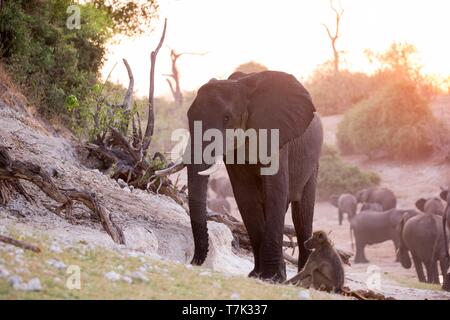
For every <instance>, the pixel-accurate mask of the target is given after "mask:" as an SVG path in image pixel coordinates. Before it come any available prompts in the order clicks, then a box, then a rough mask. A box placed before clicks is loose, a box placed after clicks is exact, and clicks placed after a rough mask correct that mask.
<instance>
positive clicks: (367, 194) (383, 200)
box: [356, 187, 397, 211]
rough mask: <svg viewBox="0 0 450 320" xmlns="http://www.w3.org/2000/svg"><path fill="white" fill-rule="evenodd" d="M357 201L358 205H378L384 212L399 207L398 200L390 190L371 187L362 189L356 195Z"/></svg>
mask: <svg viewBox="0 0 450 320" xmlns="http://www.w3.org/2000/svg"><path fill="white" fill-rule="evenodd" d="M356 199H357V200H358V203H366V202H367V203H378V204H380V205H381V206H382V207H383V211H387V210H390V209H394V208H395V207H396V206H397V199H396V198H395V195H394V193H393V192H392V191H391V190H389V189H388V188H379V187H370V188H366V189H362V190H360V191H358V193H357V194H356Z"/></svg>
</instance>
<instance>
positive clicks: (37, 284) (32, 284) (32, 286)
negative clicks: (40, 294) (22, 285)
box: [26, 278, 42, 291]
mask: <svg viewBox="0 0 450 320" xmlns="http://www.w3.org/2000/svg"><path fill="white" fill-rule="evenodd" d="M41 290H42V285H41V280H39V278H33V279H31V280H30V281H28V283H27V290H26V291H41Z"/></svg>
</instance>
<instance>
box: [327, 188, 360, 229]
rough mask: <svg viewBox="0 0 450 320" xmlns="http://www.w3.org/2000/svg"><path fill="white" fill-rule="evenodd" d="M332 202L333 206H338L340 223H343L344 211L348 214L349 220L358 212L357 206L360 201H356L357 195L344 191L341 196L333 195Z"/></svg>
mask: <svg viewBox="0 0 450 320" xmlns="http://www.w3.org/2000/svg"><path fill="white" fill-rule="evenodd" d="M330 202H331V204H332V205H333V206H335V207H336V208H338V214H339V225H342V220H343V218H344V213H346V214H347V217H348V220H349V221H350V220H351V219H352V218H353V216H354V215H355V214H356V207H357V205H358V202H357V201H356V198H355V196H353V195H351V194H349V193H344V194H341V195H340V196H337V195H333V196H331V199H330Z"/></svg>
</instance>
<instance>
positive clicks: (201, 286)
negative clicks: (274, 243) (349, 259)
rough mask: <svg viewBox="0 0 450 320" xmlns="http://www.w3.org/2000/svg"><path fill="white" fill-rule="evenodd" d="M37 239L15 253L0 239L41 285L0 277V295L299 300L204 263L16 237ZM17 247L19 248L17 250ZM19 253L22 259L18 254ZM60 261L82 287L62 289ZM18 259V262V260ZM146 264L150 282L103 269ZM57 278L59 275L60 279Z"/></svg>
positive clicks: (287, 290)
mask: <svg viewBox="0 0 450 320" xmlns="http://www.w3.org/2000/svg"><path fill="white" fill-rule="evenodd" d="M18 238H21V240H27V241H30V242H34V243H40V246H41V248H42V249H43V251H42V252H41V253H39V254H37V253H33V252H23V253H19V254H18V253H17V250H16V248H13V247H11V246H5V245H2V244H0V265H3V266H4V267H6V268H7V269H8V270H9V271H10V272H11V274H14V275H19V276H21V277H22V279H23V281H24V282H25V281H28V280H29V279H31V278H34V277H38V278H39V279H40V280H41V283H42V287H43V290H42V291H40V292H24V291H18V290H14V289H13V288H12V287H11V286H10V285H9V283H8V281H7V280H6V279H5V278H2V279H0V299H208V300H214V299H231V298H232V295H236V294H237V295H238V296H239V298H240V299H258V300H261V299H269V300H272V299H298V298H299V292H300V291H302V290H303V289H300V288H296V287H289V286H282V285H273V284H268V283H264V282H262V281H258V280H254V279H249V278H246V277H242V276H230V275H226V274H222V273H218V272H214V271H211V270H208V269H204V268H198V267H191V266H186V265H183V264H176V263H173V262H166V261H160V260H151V259H150V258H148V257H147V256H144V255H138V256H135V255H133V256H130V254H129V253H126V252H122V251H112V250H107V249H103V248H91V247H89V246H88V245H85V244H83V243H78V244H75V245H72V246H69V247H64V248H63V247H61V248H62V249H63V251H62V252H61V253H55V252H53V251H51V250H49V248H50V246H51V242H50V241H48V240H47V241H43V240H42V239H40V240H37V239H36V238H34V237H32V238H24V237H18ZM19 251H20V250H19ZM18 256H20V257H21V258H18ZM49 259H55V260H58V261H63V262H64V263H65V264H66V266H69V265H77V266H79V267H80V270H81V290H69V289H68V288H66V280H67V278H68V276H69V275H67V274H66V270H65V269H63V270H59V269H56V268H54V267H52V266H50V265H48V263H47V260H49ZM18 261H21V262H18ZM141 267H145V268H146V271H145V272H143V273H144V274H145V276H146V277H147V278H148V280H149V281H148V282H143V281H138V280H133V283H131V284H130V283H127V282H125V281H122V280H119V281H116V282H113V281H111V280H109V279H107V278H106V277H105V273H107V272H110V271H115V272H116V273H118V274H121V275H123V274H125V273H126V271H129V272H133V271H136V270H139V268H141ZM58 279H59V280H58ZM310 295H311V297H312V298H313V299H334V298H340V297H339V296H333V295H329V294H327V293H322V292H318V291H315V290H310Z"/></svg>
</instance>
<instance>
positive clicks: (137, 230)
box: [123, 226, 159, 257]
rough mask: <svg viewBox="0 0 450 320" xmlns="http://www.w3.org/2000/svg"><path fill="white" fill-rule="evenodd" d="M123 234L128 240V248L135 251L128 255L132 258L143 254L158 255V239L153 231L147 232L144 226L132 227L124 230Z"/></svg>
mask: <svg viewBox="0 0 450 320" xmlns="http://www.w3.org/2000/svg"><path fill="white" fill-rule="evenodd" d="M123 233H124V235H125V238H126V239H127V241H126V243H127V244H126V246H127V248H128V249H131V250H133V251H132V252H130V253H129V254H128V255H129V256H130V257H139V256H141V255H142V253H143V252H145V253H146V254H156V253H157V252H158V247H159V242H158V238H157V237H156V235H155V234H154V232H152V231H151V230H147V229H146V228H144V227H142V226H131V227H128V228H126V229H124V230H123ZM135 251H139V252H135Z"/></svg>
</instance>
